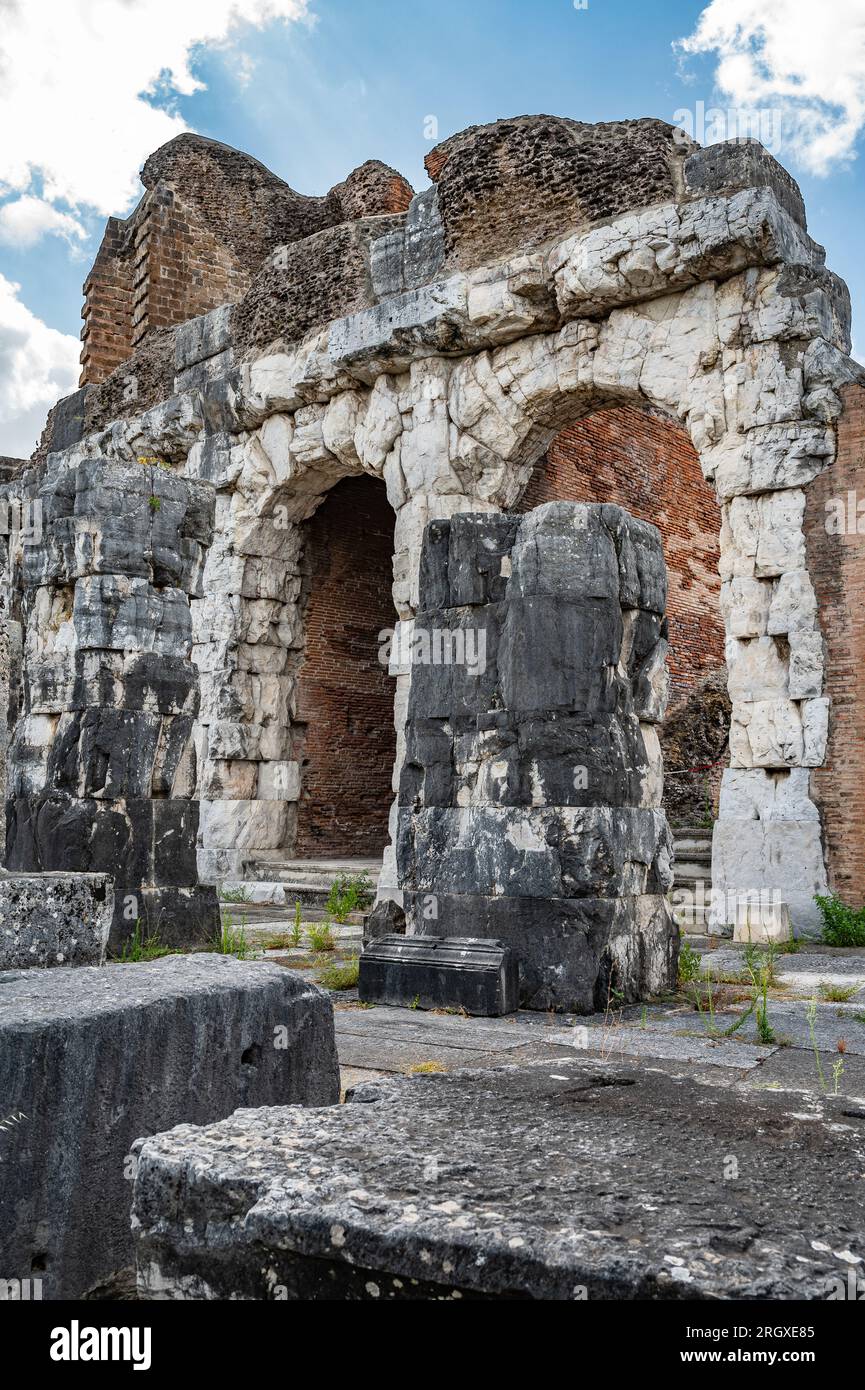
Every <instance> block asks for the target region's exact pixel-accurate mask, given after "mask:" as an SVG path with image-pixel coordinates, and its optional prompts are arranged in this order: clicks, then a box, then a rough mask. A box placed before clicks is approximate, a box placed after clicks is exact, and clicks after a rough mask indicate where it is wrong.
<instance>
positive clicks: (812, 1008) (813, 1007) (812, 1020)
mask: <svg viewBox="0 0 865 1390" xmlns="http://www.w3.org/2000/svg"><path fill="white" fill-rule="evenodd" d="M805 1017H806V1018H807V1020H808V1036H809V1037H810V1039H811V1047H812V1048H813V1051H814V1060H815V1062H816V1063H817V1075H818V1076H819V1078H820V1089H821V1090H822V1091H825V1090H826V1076H825V1073H824V1071H823V1063H822V1061H821V1059H820V1049H819V1047H818V1046H817V1034H816V1030H815V1025H816V1023H817V1000H816V999H812V1000H811V1002H810V1004H809V1005H808V1012H807V1013H806V1015H805Z"/></svg>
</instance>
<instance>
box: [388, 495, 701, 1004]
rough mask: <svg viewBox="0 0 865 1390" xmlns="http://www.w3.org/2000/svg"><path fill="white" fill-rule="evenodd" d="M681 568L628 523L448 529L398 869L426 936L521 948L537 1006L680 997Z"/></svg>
mask: <svg viewBox="0 0 865 1390" xmlns="http://www.w3.org/2000/svg"><path fill="white" fill-rule="evenodd" d="M666 591H667V581H666V570H665V567H664V561H663V554H662V549H661V540H660V536H659V534H658V532H657V531H656V529H655V528H654V527H653V526H649V525H647V524H646V523H644V522H638V521H635V520H634V519H633V518H632V517H630V516H629V515H628V514H627V512H625V511H623V510H622V509H621V508H619V507H616V506H606V505H604V506H601V505H582V504H572V503H551V504H548V505H546V506H543V507H540V508H538V509H537V510H536V511H534V512H531V513H530V514H529V515H528V516H525V517H516V516H509V515H506V514H498V515H477V516H472V515H463V516H455V517H454V518H453V519H452V520H450V521H437V522H433V523H431V524H430V525H429V526H428V527H427V529H426V532H425V536H424V545H423V552H422V557H421V566H420V611H419V613H418V616H417V619H416V623H415V625H414V629H413V635H412V639H411V641H412V649H411V664H412V680H411V689H410V695H409V708H408V721H407V727H406V760H405V766H404V768H403V773H402V778H401V784H400V792H399V814H398V822H399V826H398V844H397V864H398V870H399V879H400V886H401V888H402V889H403V892H404V900H405V906H406V911H407V917H408V921H409V930H410V932H413V933H422V934H429V935H440V936H446V937H449V936H460V937H493V938H498V939H500V940H502V941H504V942H506V943H507V944H508V945H511V946H513V947H514V949H515V951H516V952H517V955H518V957H519V961H520V974H521V993H522V1000H523V1003H524V1004H525V1005H526V1006H528V1007H530V1008H534V1009H549V1008H555V1009H560V1010H576V1011H578V1012H582V1013H588V1012H592V1011H594V1010H599V1009H600V1010H603V1009H604V1008H605V1007H607V1005H608V1004H609V1003H612V1002H613V1001H614V999H615V1000H619V999H625V1000H628V1001H633V1000H635V999H639V998H640V997H644V996H646V995H648V994H652V993H657V992H660V991H661V990H664V989H667V988H670V987H671V986H672V985H673V984H674V982H675V978H676V965H677V955H678V934H677V930H676V927H675V925H674V923H673V921H672V917H671V914H670V910H669V906H668V904H667V902H666V900H665V897H664V895H665V894H666V892H667V891H668V890H669V888H670V886H671V883H672V873H671V869H670V860H671V854H672V842H671V837H670V832H669V828H668V826H667V821H666V817H665V815H664V812H663V811H662V810H661V809H660V807H661V796H662V790H663V776H662V769H661V754H660V745H659V742H658V736H657V725H658V723H659V722H660V720H661V719H662V718H663V715H664V710H665V707H666V699H667V684H668V678H667V672H666V667H665V658H666V652H667V642H666V622H665V618H664V608H665V603H666Z"/></svg>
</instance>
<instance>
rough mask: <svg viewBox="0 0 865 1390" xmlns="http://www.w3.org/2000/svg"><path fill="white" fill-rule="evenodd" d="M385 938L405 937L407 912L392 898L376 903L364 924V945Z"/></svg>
mask: <svg viewBox="0 0 865 1390" xmlns="http://www.w3.org/2000/svg"><path fill="white" fill-rule="evenodd" d="M383 936H405V912H404V910H403V908H402V907H401V906H400V904H399V903H397V902H394V900H393V899H392V898H387V899H385V900H384V901H383V902H380V903H376V905H375V907H374V908H373V910H372V912H371V913H370V914H369V916H368V917H365V918H364V923H363V944H364V946H366V945H368V943H369V942H370V941H379V940H380V939H381V938H382V937H383Z"/></svg>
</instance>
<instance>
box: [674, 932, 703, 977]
mask: <svg viewBox="0 0 865 1390" xmlns="http://www.w3.org/2000/svg"><path fill="white" fill-rule="evenodd" d="M700 969H701V961H700V957H699V955H698V954H697V952H696V951H695V950H694V948H693V946H692V945H691V943H690V941H683V942H682V945H681V947H680V950H679V984H680V985H689V984H693V982H694V981H695V980H699V978H700Z"/></svg>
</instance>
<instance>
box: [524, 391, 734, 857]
mask: <svg viewBox="0 0 865 1390" xmlns="http://www.w3.org/2000/svg"><path fill="white" fill-rule="evenodd" d="M556 501H567V502H615V503H618V504H620V505H621V506H623V507H626V508H627V510H628V511H629V512H631V513H632V514H633V515H634V516H637V517H640V518H641V519H642V520H644V521H649V522H651V523H652V524H653V525H655V526H657V527H658V529H659V530H660V532H661V536H662V539H663V545H664V557H665V559H666V562H667V569H668V574H669V595H668V604H667V615H668V621H669V629H670V631H669V640H670V658H669V669H670V677H671V697H670V705H669V709H668V713H667V717H666V719H665V721H664V724H663V725H662V726H661V729H660V731H659V733H660V739H661V746H662V748H663V752H664V768H665V794H664V802H665V808H666V811H667V816H668V818H669V820H670V824H671V825H672V826H673V828H674V831H675V830H676V829H677V828H679V829H682V828H688V829H705V830H706V831H707V832H708V833H710V827H711V820H712V818H713V816H714V814H715V813H716V811H717V797H718V792H719V789H720V782H721V773H722V771H723V768H724V766H725V765H726V762H727V755H728V747H729V730H730V701H729V697H728V695H727V671H726V665H725V653H724V623H723V619H722V616H721V610H720V594H721V579H720V575H719V573H718V562H719V549H720V547H719V535H720V529H721V514H720V510H719V508H718V504H717V501H716V500H715V494H714V492H713V490H712V488H711V487H710V485H709V484H708V483H707V482H706V480H705V478H704V477H703V473H702V470H701V468H700V461H699V458H698V456H697V453H696V450H695V449H694V446H693V445H692V443H691V440H690V438H689V437H688V435H687V434H686V432H685V431H684V429H682V428H681V427H680V426H679V425H678V424H677V423H675V422H674V421H672V420H670V419H669V417H667V416H666V415H663V414H661V413H660V412H656V411H653V410H651V409H645V408H643V409H641V408H640V407H638V406H635V405H630V404H619V405H611V406H610V407H608V408H606V409H601V410H597V411H594V412H593V413H592V414H590V415H586V416H584V417H583V418H582V419H580V420H578V421H577V422H576V423H574V424H572V425H569V426H568V427H567V428H566V429H563V430H562V431H561V432H560V433H559V434H558V435H557V436H556V438H555V439H554V440H553V441H552V443H551V444H550V446H549V448H548V449H547V452H546V454H545V455H544V456H543V458H541V459H540V461H539V462H538V464H537V466H536V468H535V470H534V473H533V474H532V477H531V478H530V480H529V483H528V486H527V488H526V490H525V492H524V494H523V496H522V499H521V501H520V503H519V504H518V506H517V507H516V508H515V509H514V510H516V511H521V512H526V511H530V510H532V508H534V507H538V506H540V505H541V504H542V503H544V502H556ZM706 854H708V850H706Z"/></svg>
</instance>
